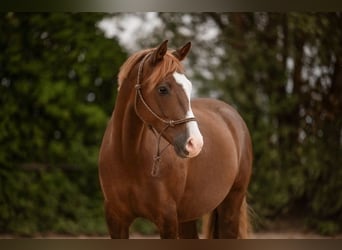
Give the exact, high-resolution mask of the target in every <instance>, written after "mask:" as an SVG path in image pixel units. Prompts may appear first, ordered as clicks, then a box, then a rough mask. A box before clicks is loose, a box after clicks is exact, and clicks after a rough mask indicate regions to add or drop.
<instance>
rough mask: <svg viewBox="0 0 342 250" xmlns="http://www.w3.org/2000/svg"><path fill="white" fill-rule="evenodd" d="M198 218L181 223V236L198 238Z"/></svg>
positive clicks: (182, 237)
mask: <svg viewBox="0 0 342 250" xmlns="http://www.w3.org/2000/svg"><path fill="white" fill-rule="evenodd" d="M196 222H197V220H193V221H187V222H183V223H179V238H181V239H198V233H197V225H196Z"/></svg>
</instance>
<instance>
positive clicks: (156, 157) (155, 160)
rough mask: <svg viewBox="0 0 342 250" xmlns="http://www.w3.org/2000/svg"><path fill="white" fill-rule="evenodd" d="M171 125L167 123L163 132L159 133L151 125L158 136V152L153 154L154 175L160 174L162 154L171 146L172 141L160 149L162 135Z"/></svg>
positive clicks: (152, 173)
mask: <svg viewBox="0 0 342 250" xmlns="http://www.w3.org/2000/svg"><path fill="white" fill-rule="evenodd" d="M169 127H170V125H167V126H166V127H165V128H164V129H163V130H162V132H160V133H157V131H156V130H155V129H154V128H153V127H152V126H151V130H152V131H153V133H154V135H155V137H156V138H157V149H156V154H155V155H154V156H153V166H152V171H151V175H152V176H153V177H156V176H158V174H159V168H160V162H161V155H162V153H164V151H165V150H166V149H167V148H168V147H169V146H170V143H169V142H168V143H167V145H166V146H165V147H164V148H163V149H162V150H161V149H160V142H161V138H162V135H163V133H164V131H166V130H167V129H168V128H169Z"/></svg>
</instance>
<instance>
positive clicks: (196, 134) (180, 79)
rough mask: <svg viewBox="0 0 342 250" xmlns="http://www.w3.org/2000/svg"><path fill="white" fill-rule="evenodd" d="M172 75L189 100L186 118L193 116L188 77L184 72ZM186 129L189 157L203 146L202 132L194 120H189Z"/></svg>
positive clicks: (198, 151)
mask: <svg viewBox="0 0 342 250" xmlns="http://www.w3.org/2000/svg"><path fill="white" fill-rule="evenodd" d="M173 77H174V78H175V80H176V82H177V83H178V84H179V85H181V86H182V87H183V89H184V92H185V94H186V96H187V97H188V101H189V110H188V111H187V113H186V118H190V117H195V116H194V113H193V112H192V109H191V104H190V97H191V90H192V84H191V82H190V81H189V79H188V78H186V76H185V75H184V74H180V73H177V72H174V73H173ZM186 127H187V131H188V134H189V144H191V145H190V146H189V145H188V146H187V149H188V151H189V155H188V156H189V157H194V156H196V155H198V154H199V153H200V151H201V149H202V146H203V137H202V134H201V132H200V130H199V128H198V124H197V122H196V121H190V122H188V123H187V124H186Z"/></svg>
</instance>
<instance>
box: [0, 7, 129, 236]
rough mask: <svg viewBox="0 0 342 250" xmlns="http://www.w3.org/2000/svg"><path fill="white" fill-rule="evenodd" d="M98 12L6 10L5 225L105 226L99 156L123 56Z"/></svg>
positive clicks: (8, 229)
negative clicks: (102, 25)
mask: <svg viewBox="0 0 342 250" xmlns="http://www.w3.org/2000/svg"><path fill="white" fill-rule="evenodd" d="M103 17H104V14H99V13H79V14H67V13H42V14H32V13H31V14H25V13H2V14H1V17H0V19H1V20H0V29H1V33H2V34H1V38H0V48H1V54H0V70H1V72H0V106H1V108H0V117H1V121H0V142H1V143H0V199H1V203H0V233H18V234H24V235H30V234H33V233H36V232H57V233H105V232H106V226H105V222H104V214H103V198H102V195H101V193H100V188H99V183H98V177H97V176H98V174H97V155H98V150H99V146H100V143H101V139H102V136H103V132H104V129H105V126H106V123H107V120H108V117H109V115H110V114H111V112H112V109H113V105H114V101H115V95H116V88H117V86H116V75H117V73H118V69H119V67H120V65H121V64H122V63H123V61H124V60H125V58H126V54H125V52H124V51H123V50H122V48H121V47H120V46H119V45H118V42H117V41H116V40H113V39H111V40H110V39H107V38H105V36H104V34H103V32H102V31H101V30H100V29H99V28H98V27H97V26H96V25H97V23H98V22H99V21H100V20H102V18H103Z"/></svg>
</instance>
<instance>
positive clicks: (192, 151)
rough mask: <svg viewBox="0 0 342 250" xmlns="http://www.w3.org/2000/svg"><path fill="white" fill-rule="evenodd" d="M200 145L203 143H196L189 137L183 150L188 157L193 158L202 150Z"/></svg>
mask: <svg viewBox="0 0 342 250" xmlns="http://www.w3.org/2000/svg"><path fill="white" fill-rule="evenodd" d="M202 145H203V143H202V141H201V140H199V141H196V139H195V138H193V137H190V138H189V139H188V140H187V142H186V144H185V150H186V151H187V152H188V156H189V157H193V156H196V155H197V154H199V152H200V151H201V149H202Z"/></svg>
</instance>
